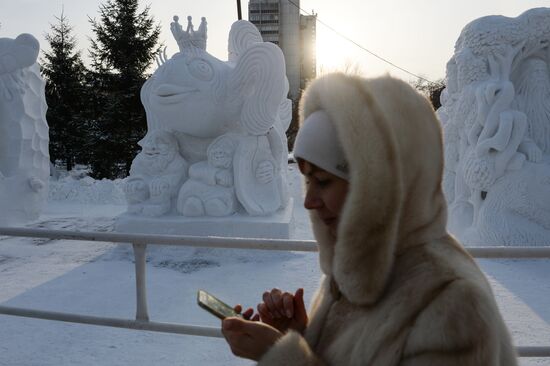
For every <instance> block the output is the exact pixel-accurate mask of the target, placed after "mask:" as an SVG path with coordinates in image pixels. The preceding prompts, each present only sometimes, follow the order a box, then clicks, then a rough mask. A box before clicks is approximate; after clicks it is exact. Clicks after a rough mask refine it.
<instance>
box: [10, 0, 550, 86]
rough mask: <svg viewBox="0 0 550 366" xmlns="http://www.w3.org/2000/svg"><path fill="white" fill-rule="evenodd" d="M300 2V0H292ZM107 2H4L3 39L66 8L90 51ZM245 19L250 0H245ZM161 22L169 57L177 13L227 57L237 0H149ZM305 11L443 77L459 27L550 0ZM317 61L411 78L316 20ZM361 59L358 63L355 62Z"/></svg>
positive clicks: (331, 6)
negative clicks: (204, 30) (203, 27)
mask: <svg viewBox="0 0 550 366" xmlns="http://www.w3.org/2000/svg"><path fill="white" fill-rule="evenodd" d="M294 1H295V2H297V0H294ZM102 2H103V0H0V23H1V28H0V37H12V38H13V37H15V36H17V35H18V34H19V33H24V32H25V33H31V34H33V35H34V36H35V37H37V38H38V39H39V41H40V42H41V45H42V47H47V45H46V42H45V40H44V34H45V33H46V32H49V30H50V24H51V23H55V22H56V20H55V18H54V16H56V15H57V16H58V15H59V14H60V13H61V9H62V6H64V9H65V15H66V17H67V18H68V20H69V23H70V24H71V25H72V26H73V27H74V34H75V35H76V36H77V38H78V47H79V48H80V49H81V50H82V54H83V56H84V58H86V57H87V54H88V51H87V49H88V46H89V41H88V37H91V36H92V32H91V27H90V24H89V21H88V17H91V18H94V17H97V16H98V9H99V4H100V3H102ZM241 2H242V7H243V17H244V19H247V17H248V12H247V6H248V1H247V0H241ZM141 4H142V5H143V6H145V5H147V4H150V6H151V14H152V15H153V16H154V17H155V19H156V21H157V22H159V23H160V24H161V26H162V35H161V40H162V41H164V43H165V44H166V45H167V46H168V51H167V53H168V55H172V54H173V53H175V52H177V50H178V49H177V45H176V43H175V41H173V39H172V36H171V34H170V28H169V27H170V22H171V21H172V16H173V15H174V14H177V15H179V16H180V18H181V19H183V20H185V18H186V16H187V15H191V16H193V18H194V19H195V22H194V23H195V26H198V24H199V23H200V18H201V17H202V16H204V17H206V18H207V21H208V36H209V38H208V51H209V52H210V53H212V54H213V55H215V56H217V57H218V58H220V59H223V60H226V59H227V51H226V50H227V35H228V32H229V28H230V26H231V23H232V22H233V21H235V20H236V19H237V11H236V1H235V0H195V1H191V0H155V1H152V0H149V1H147V0H145V1H141ZM300 5H301V7H302V9H304V10H305V11H307V12H311V11H312V10H314V11H315V12H316V13H317V14H318V18H319V19H320V20H322V21H323V22H324V23H327V24H328V25H330V26H331V27H333V28H334V29H336V30H337V31H338V32H340V33H342V34H344V35H346V36H347V37H349V38H351V39H352V40H353V41H355V42H357V43H359V44H360V45H362V46H363V47H365V48H367V49H369V50H370V51H372V52H374V53H376V54H378V55H379V56H382V57H384V58H386V59H388V60H389V61H391V62H393V63H395V64H397V65H399V66H401V67H402V68H405V69H407V70H409V71H411V72H413V73H415V74H418V75H422V76H424V77H427V78H429V79H432V80H434V79H438V78H442V77H444V76H445V64H446V62H447V60H448V59H449V58H450V57H451V55H452V53H453V47H454V43H455V41H456V39H457V37H458V35H459V34H460V31H461V30H462V28H463V27H464V26H465V25H466V24H467V23H468V22H470V21H472V20H474V19H476V18H479V17H482V16H485V15H493V14H499V15H505V16H510V17H516V16H518V15H519V14H521V13H522V12H523V11H525V10H527V9H530V8H535V7H550V0H545V1H543V0H461V1H457V0H417V1H414V0H384V1H372V0H340V1H335V0H301V1H300ZM317 50H318V55H317V56H318V66H319V68H321V69H322V70H323V71H330V70H334V69H338V68H342V67H359V68H360V69H361V71H362V72H363V73H364V74H366V75H368V76H375V75H380V74H383V73H386V72H390V73H391V74H392V75H394V76H396V77H400V78H403V79H405V80H412V79H414V77H412V76H410V75H408V74H406V73H404V72H402V71H400V70H398V69H395V68H393V67H392V66H390V65H388V64H386V63H384V62H382V61H380V60H378V59H377V58H375V57H374V56H371V55H369V54H368V53H367V52H365V51H363V50H361V49H359V48H358V47H357V46H355V45H353V44H351V43H349V42H348V41H347V40H345V39H343V38H340V37H339V36H337V35H336V34H335V33H334V32H333V31H331V30H329V29H327V28H326V27H325V26H323V25H322V24H318V25H317ZM356 65H357V66H356Z"/></svg>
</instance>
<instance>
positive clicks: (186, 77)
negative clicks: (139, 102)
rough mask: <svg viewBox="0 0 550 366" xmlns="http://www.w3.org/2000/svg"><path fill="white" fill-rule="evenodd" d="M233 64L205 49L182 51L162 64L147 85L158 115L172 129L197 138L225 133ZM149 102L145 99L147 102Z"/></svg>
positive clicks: (151, 104) (155, 113)
mask: <svg viewBox="0 0 550 366" xmlns="http://www.w3.org/2000/svg"><path fill="white" fill-rule="evenodd" d="M229 69H230V68H229V66H227V65H226V64H225V63H224V62H222V61H220V60H218V59H216V58H215V57H213V56H211V55H209V54H208V53H206V52H204V51H201V50H198V49H196V50H193V52H184V53H183V52H180V53H178V54H176V55H174V57H172V58H171V59H170V60H168V61H167V62H166V63H165V64H164V65H162V66H161V67H160V68H159V69H158V70H157V72H156V73H155V75H154V76H153V77H152V78H151V80H150V81H151V84H150V85H149V86H148V87H147V93H146V94H147V95H146V97H147V98H149V100H148V102H149V105H150V108H151V111H152V113H153V114H154V115H155V118H157V119H158V120H160V121H162V123H163V126H164V127H165V128H168V129H174V130H181V127H182V125H183V124H184V125H185V131H184V132H186V133H187V134H190V135H193V136H197V137H214V136H218V135H220V134H221V133H223V132H224V131H223V129H224V127H225V126H224V124H220V121H224V120H227V117H228V116H227V113H228V111H227V109H226V108H224V107H225V103H224V102H225V97H226V95H225V86H226V75H227V74H228V73H229ZM144 104H145V102H144Z"/></svg>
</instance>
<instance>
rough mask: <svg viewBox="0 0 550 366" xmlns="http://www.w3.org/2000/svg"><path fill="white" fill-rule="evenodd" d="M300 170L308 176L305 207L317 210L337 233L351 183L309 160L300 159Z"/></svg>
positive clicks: (333, 232) (322, 219) (320, 216)
mask: <svg viewBox="0 0 550 366" xmlns="http://www.w3.org/2000/svg"><path fill="white" fill-rule="evenodd" d="M298 164H299V167H300V171H301V172H302V174H303V175H304V176H305V177H306V197H305V199H304V207H305V208H306V209H308V210H315V211H316V212H317V214H318V215H319V218H320V219H321V221H323V223H324V224H325V225H327V226H328V227H329V229H330V232H331V233H332V234H333V235H336V231H337V229H338V224H339V222H340V213H341V211H342V207H343V206H344V201H345V199H346V195H347V193H348V186H349V183H348V181H347V180H345V179H342V178H340V177H338V176H336V175H334V174H331V173H329V172H327V171H326V170H323V169H321V168H319V167H317V166H315V165H313V164H311V163H309V162H308V161H305V160H299V162H298Z"/></svg>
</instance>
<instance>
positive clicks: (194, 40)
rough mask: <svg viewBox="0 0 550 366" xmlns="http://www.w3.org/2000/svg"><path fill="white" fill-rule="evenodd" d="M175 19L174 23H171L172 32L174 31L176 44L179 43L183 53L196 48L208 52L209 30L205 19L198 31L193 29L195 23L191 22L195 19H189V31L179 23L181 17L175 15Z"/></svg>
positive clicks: (202, 19)
mask: <svg viewBox="0 0 550 366" xmlns="http://www.w3.org/2000/svg"><path fill="white" fill-rule="evenodd" d="M173 19H174V21H173V22H172V23H170V30H171V31H172V35H173V36H174V38H175V39H176V42H178V46H179V48H180V51H181V52H183V51H184V50H186V49H191V48H195V47H196V48H200V49H202V50H206V33H207V30H206V18H205V17H202V18H201V25H199V29H198V30H196V31H195V30H194V29H193V23H192V22H191V20H192V19H193V18H192V17H191V16H188V17H187V30H185V31H184V30H183V28H182V26H181V24H180V23H179V22H178V21H179V17H178V16H177V15H174V18H173Z"/></svg>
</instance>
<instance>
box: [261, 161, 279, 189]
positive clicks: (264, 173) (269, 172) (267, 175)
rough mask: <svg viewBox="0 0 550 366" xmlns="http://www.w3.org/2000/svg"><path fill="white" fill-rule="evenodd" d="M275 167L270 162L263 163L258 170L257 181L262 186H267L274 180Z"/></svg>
mask: <svg viewBox="0 0 550 366" xmlns="http://www.w3.org/2000/svg"><path fill="white" fill-rule="evenodd" d="M274 175H275V167H274V166H273V163H272V162H270V161H269V160H265V161H262V162H261V163H260V164H258V167H257V168H256V179H257V180H258V182H260V183H262V184H267V183H269V182H271V181H272V180H273V177H274Z"/></svg>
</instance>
